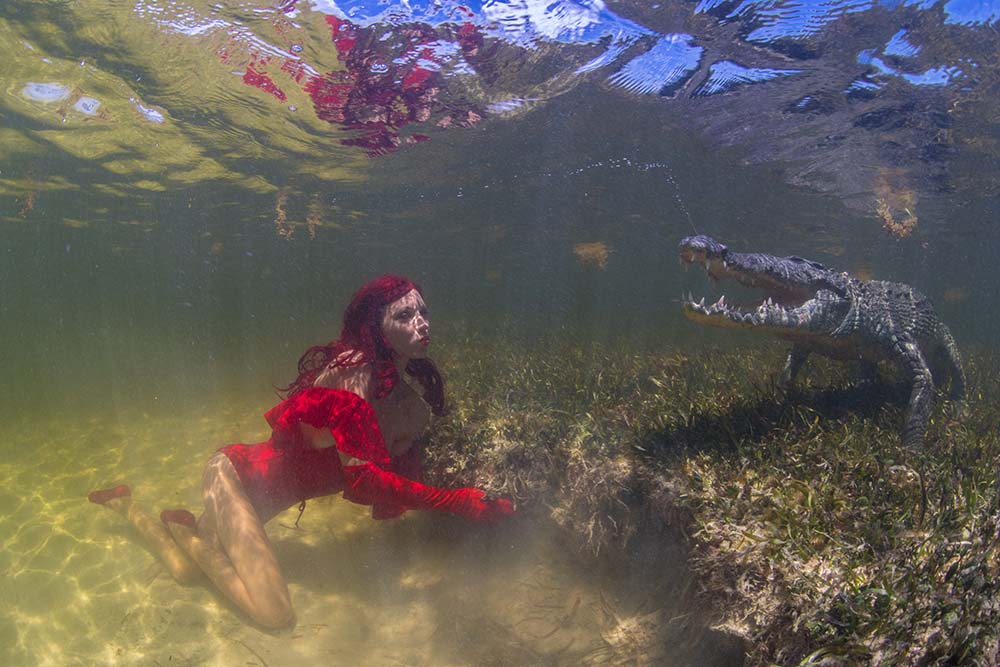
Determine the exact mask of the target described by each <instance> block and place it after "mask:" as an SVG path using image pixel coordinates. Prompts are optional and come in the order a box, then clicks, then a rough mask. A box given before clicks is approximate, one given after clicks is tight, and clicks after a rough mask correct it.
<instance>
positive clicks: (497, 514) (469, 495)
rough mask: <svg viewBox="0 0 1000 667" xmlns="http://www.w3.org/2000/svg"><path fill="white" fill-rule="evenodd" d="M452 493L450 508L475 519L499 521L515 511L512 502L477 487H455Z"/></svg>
mask: <svg viewBox="0 0 1000 667" xmlns="http://www.w3.org/2000/svg"><path fill="white" fill-rule="evenodd" d="M453 494H454V498H453V500H452V503H453V505H452V508H450V509H451V510H452V511H453V512H455V513H456V514H461V515H462V516H465V517H468V518H470V519H475V520H476V521H486V522H493V521H499V520H500V519H502V518H504V517H507V516H510V515H511V514H513V513H514V511H515V510H514V505H513V503H511V502H510V501H509V500H507V499H506V498H497V497H496V496H492V495H490V494H488V493H486V492H484V491H481V490H479V489H472V488H466V489H456V490H455V491H453Z"/></svg>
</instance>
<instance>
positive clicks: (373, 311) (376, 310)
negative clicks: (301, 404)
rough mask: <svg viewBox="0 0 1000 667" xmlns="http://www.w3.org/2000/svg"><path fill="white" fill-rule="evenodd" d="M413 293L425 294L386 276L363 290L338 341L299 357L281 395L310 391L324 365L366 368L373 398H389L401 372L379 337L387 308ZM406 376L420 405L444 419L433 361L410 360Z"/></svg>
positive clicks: (356, 295)
mask: <svg viewBox="0 0 1000 667" xmlns="http://www.w3.org/2000/svg"><path fill="white" fill-rule="evenodd" d="M412 290H417V292H419V293H420V294H421V295H423V291H422V290H421V289H420V285H418V284H416V283H415V282H413V281H410V280H407V279H406V278H402V277H400V276H393V275H389V274H386V275H384V276H379V277H378V278H376V279H375V280H372V281H370V282H368V283H365V284H364V285H362V286H361V289H359V290H358V291H357V292H355V293H354V297H353V298H351V303H350V304H348V306H347V309H346V310H344V326H343V329H341V331H340V337H339V338H337V340H335V341H331V342H330V343H327V344H326V345H314V346H313V347H310V348H309V349H308V350H306V351H305V353H304V354H303V355H302V356H301V357H300V358H299V375H298V377H297V378H295V380H294V381H293V382H292V383H291V384H290V385H288V386H287V387H285V388H284V389H283V391H284V392H285V395H286V396H292V395H294V394H296V393H298V392H300V391H302V390H303V389H306V388H308V387H311V386H313V383H314V382H315V381H316V378H317V377H319V374H320V373H322V372H323V370H324V369H325V368H327V367H328V366H333V367H352V366H360V365H362V364H370V365H371V367H372V379H374V380H375V398H382V397H384V396H387V395H388V394H389V392H391V391H392V390H393V388H394V387H395V386H396V383H397V382H399V373H398V372H397V371H396V364H395V363H394V361H393V356H394V353H393V350H392V348H391V347H389V343H387V342H386V340H385V337H384V336H383V335H382V316H383V314H384V313H385V308H386V306H388V305H389V304H390V303H392V302H393V301H396V300H398V299H401V298H402V297H404V296H406V295H407V294H408V293H410V292H411V291H412ZM406 373H407V375H411V376H413V377H415V378H416V379H417V381H418V382H420V385H421V386H422V387H423V388H424V400H425V401H427V403H428V404H429V405H430V406H431V411H432V412H433V413H434V414H436V415H440V414H444V412H445V406H444V380H443V379H442V378H441V374H440V373H439V372H438V369H437V367H436V366H435V365H434V362H433V361H431V360H430V359H411V360H410V363H408V364H407V365H406Z"/></svg>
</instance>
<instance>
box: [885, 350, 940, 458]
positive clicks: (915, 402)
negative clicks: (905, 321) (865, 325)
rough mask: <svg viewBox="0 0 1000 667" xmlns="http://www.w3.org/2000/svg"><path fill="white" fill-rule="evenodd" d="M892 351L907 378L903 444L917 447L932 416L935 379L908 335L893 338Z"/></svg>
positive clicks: (922, 441)
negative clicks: (907, 390)
mask: <svg viewBox="0 0 1000 667" xmlns="http://www.w3.org/2000/svg"><path fill="white" fill-rule="evenodd" d="M892 353H893V356H894V357H895V358H896V362H897V363H898V364H899V365H900V367H901V368H902V369H903V372H904V373H905V374H906V375H907V377H908V378H909V380H910V384H911V389H910V402H909V403H908V404H907V406H906V413H905V414H904V416H903V447H906V448H907V449H914V450H916V449H920V448H921V447H922V446H923V444H924V436H925V435H926V434H927V424H928V423H930V419H931V404H932V401H933V398H934V380H933V378H932V376H931V369H930V368H929V367H928V365H927V360H926V359H924V355H923V353H922V352H921V351H920V347H919V346H918V345H917V343H916V341H915V340H913V338H911V337H910V336H909V335H897V336H893V337H892Z"/></svg>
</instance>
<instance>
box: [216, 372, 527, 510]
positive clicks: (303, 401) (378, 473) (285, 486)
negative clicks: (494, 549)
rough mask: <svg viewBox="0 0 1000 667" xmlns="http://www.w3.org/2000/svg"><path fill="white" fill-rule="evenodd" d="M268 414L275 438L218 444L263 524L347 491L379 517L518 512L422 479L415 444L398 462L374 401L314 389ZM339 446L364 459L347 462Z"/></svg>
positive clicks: (499, 502) (474, 493) (467, 491)
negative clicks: (316, 431)
mask: <svg viewBox="0 0 1000 667" xmlns="http://www.w3.org/2000/svg"><path fill="white" fill-rule="evenodd" d="M264 418H265V419H267V422H268V424H270V425H271V438H270V439H269V440H266V441H264V442H260V443H257V444H254V445H244V444H234V445H228V446H226V447H223V448H221V449H220V450H219V451H221V452H222V453H224V454H225V455H226V456H227V457H228V458H229V460H230V461H231V462H232V464H233V467H234V468H235V469H236V473H237V474H238V475H239V478H240V481H241V482H242V483H243V489H244V491H245V492H246V494H247V496H248V497H249V499H250V502H251V504H252V505H253V507H254V509H255V510H256V511H257V515H258V516H259V517H260V520H261V521H262V522H266V521H267V520H268V519H270V518H271V517H273V516H274V515H276V514H278V513H279V512H281V511H283V510H285V509H287V508H289V507H291V506H292V505H295V504H297V503H299V502H302V501H304V500H308V499H310V498H316V497H318V496H327V495H332V494H335V493H340V492H343V493H344V497H345V498H347V499H348V500H351V501H354V502H357V503H362V504H366V505H373V508H372V516H374V517H375V518H377V519H387V518H392V517H396V516H399V515H400V514H402V513H403V512H405V511H406V510H408V509H437V510H443V511H449V512H454V513H456V514H461V515H463V516H467V517H469V518H473V519H479V520H492V519H496V518H499V517H500V516H503V515H506V514H510V513H511V512H512V511H513V510H512V508H511V506H510V503H509V502H507V501H506V500H503V499H491V498H487V497H486V496H485V494H483V493H482V492H481V491H479V490H478V489H470V488H463V489H454V490H449V489H440V488H437V487H433V486H427V485H424V484H421V483H420V482H419V481H416V480H415V479H414V477H418V476H419V474H420V466H419V452H418V451H416V450H415V448H411V450H410V451H408V452H407V453H406V454H404V455H402V456H400V457H397V458H396V459H395V460H394V459H393V458H392V457H391V456H390V455H389V450H388V449H387V448H386V446H385V442H384V441H383V439H382V432H381V430H380V429H379V426H378V420H377V419H376V417H375V412H374V410H373V409H372V407H371V404H369V403H368V402H367V401H365V400H364V399H363V398H361V397H360V396H358V395H357V394H354V393H352V392H349V391H344V390H342V389H327V388H324V387H310V388H308V389H304V390H303V391H300V392H298V393H296V394H294V395H293V396H290V397H289V398H287V399H285V400H284V401H282V402H281V403H279V404H278V405H276V406H274V407H273V408H271V409H270V410H269V411H267V412H266V413H265V414H264ZM301 423H306V424H309V425H310V426H313V427H314V428H328V429H329V430H330V433H331V434H332V435H333V439H334V441H335V442H336V446H335V447H325V448H321V449H317V448H315V447H313V446H312V445H311V443H310V442H309V441H308V440H307V439H306V437H305V435H304V434H303V433H302V430H301V429H300V428H299V424H301ZM340 452H343V453H344V454H347V455H348V456H350V457H352V458H354V459H359V460H361V461H365V463H364V464H360V465H350V466H343V465H341V463H340ZM401 473H402V474H401Z"/></svg>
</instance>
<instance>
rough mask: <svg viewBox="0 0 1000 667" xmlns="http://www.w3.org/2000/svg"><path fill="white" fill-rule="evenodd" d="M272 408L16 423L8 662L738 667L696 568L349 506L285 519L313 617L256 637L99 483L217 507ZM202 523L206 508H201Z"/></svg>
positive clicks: (284, 540)
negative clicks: (685, 572) (98, 493)
mask: <svg viewBox="0 0 1000 667" xmlns="http://www.w3.org/2000/svg"><path fill="white" fill-rule="evenodd" d="M266 407H267V406H262V407H260V409H258V410H248V409H247V407H246V406H238V407H235V406H220V405H215V406H211V408H210V409H209V408H206V409H205V410H204V412H205V415H206V416H201V417H199V416H194V417H192V416H190V415H189V416H188V417H186V418H183V419H182V418H180V417H176V416H157V415H150V414H144V413H134V414H129V415H126V416H123V415H122V414H116V415H114V416H113V417H112V416H107V415H105V416H103V417H97V416H91V417H89V418H88V419H87V420H86V421H81V420H73V419H69V418H64V419H62V420H61V421H58V422H54V423H45V424H33V425H31V426H21V427H19V428H11V429H10V430H12V431H13V432H8V433H7V434H6V438H5V441H6V442H7V443H8V444H9V445H11V451H12V455H11V456H9V457H8V458H7V460H6V461H4V462H3V463H0V480H2V482H3V483H2V484H0V489H2V490H0V542H2V545H3V548H2V550H0V563H2V566H3V570H4V572H5V573H6V575H5V577H4V579H3V585H2V588H0V664H3V665H9V666H20V665H24V666H26V667H27V666H31V667H44V666H47V665H52V666H58V667H67V666H71V665H116V666H118V665H120V666H127V665H137V666H138V665H143V666H146V665H160V666H164V667H165V666H167V665H170V666H172V667H174V666H182V665H219V666H226V667H230V666H232V665H245V666H252V665H260V666H267V667H277V666H279V665H312V664H317V665H318V664H323V665H379V666H382V665H385V666H417V665H428V666H434V667H443V666H455V667H458V666H465V665H468V666H478V665H536V664H537V665H542V664H544V665H585V664H593V665H602V664H637V665H643V664H648V665H686V664H698V665H711V664H720V665H721V664H733V663H732V655H731V652H730V651H727V650H723V648H721V647H719V646H715V645H713V642H712V640H711V637H706V636H705V635H704V634H703V633H702V632H701V631H699V630H698V629H697V628H694V627H692V626H691V625H690V624H689V623H688V621H687V618H688V614H687V613H686V611H685V610H684V609H680V608H677V605H676V604H673V605H671V604H668V603H667V601H669V600H681V599H684V598H686V597H688V596H686V595H684V594H683V593H682V589H683V588H685V587H687V586H689V584H690V582H688V581H687V580H686V579H685V578H684V577H679V576H671V573H670V569H671V566H670V565H669V560H670V559H669V558H668V559H666V560H665V561H664V568H663V573H662V574H663V576H662V577H660V578H657V579H656V580H650V579H649V578H648V576H647V575H645V574H644V575H643V576H642V577H636V576H632V575H631V574H630V573H629V572H627V571H619V572H616V573H609V572H608V571H607V569H606V568H605V569H602V568H598V567H596V566H595V565H594V564H593V563H585V562H583V561H580V560H579V559H578V558H577V557H576V556H575V555H574V554H573V553H572V550H571V549H567V548H566V547H565V546H564V545H563V544H562V543H561V540H560V538H559V534H558V532H557V531H556V529H555V528H554V527H550V526H548V524H546V523H544V522H543V523H541V524H540V523H539V522H537V521H532V520H529V519H528V518H527V515H526V514H525V516H522V517H520V518H517V519H514V520H512V521H509V522H506V523H504V524H502V525H496V526H486V525H479V524H474V523H472V522H468V521H465V520H462V519H459V518H456V517H452V516H446V515H441V514H436V513H423V512H410V513H409V514H408V515H406V516H405V517H404V518H402V519H397V520H392V521H378V522H377V521H373V520H371V519H370V518H369V515H368V508H366V507H361V506H357V505H353V504H351V503H349V502H346V501H344V500H342V499H340V498H339V497H332V498H324V499H317V500H314V501H310V502H309V504H308V507H307V509H306V511H305V513H304V515H303V516H302V519H301V521H300V523H299V526H298V527H295V525H294V523H295V519H296V517H297V510H295V509H292V510H289V511H288V512H286V513H284V514H282V515H279V516H278V517H276V518H275V519H273V520H272V521H271V522H269V523H268V533H269V535H270V536H271V538H272V541H273V542H274V546H275V549H276V551H277V554H278V558H279V561H280V562H281V564H282V567H283V569H284V572H285V575H286V577H287V579H288V582H289V588H290V591H291V595H292V601H293V604H294V606H295V609H296V612H297V615H298V623H297V625H296V626H295V627H294V628H293V629H291V630H286V631H282V632H277V633H272V632H267V631H264V630H261V629H260V628H257V627H255V626H254V625H253V624H251V623H250V622H249V621H247V619H246V618H245V617H244V616H243V615H242V614H241V613H240V612H239V611H238V610H236V609H235V608H234V607H233V606H232V605H231V604H229V603H228V602H227V601H226V600H225V599H223V598H222V597H221V596H219V595H218V594H216V593H215V592H213V591H212V590H210V589H209V588H208V587H207V586H205V585H194V586H187V587H185V586H180V585H178V584H177V583H175V582H174V581H173V580H172V579H171V578H170V576H169V575H168V574H167V572H166V570H165V569H164V568H163V567H161V566H160V565H159V563H158V561H157V560H156V559H155V558H154V557H153V556H152V555H151V554H150V553H149V552H148V551H147V550H146V549H145V548H144V547H143V546H142V544H141V543H140V541H139V540H138V539H137V535H136V533H135V532H134V531H133V530H132V528H131V527H130V526H129V525H127V523H126V522H125V521H124V520H123V519H121V517H119V516H118V515H117V514H115V513H113V512H111V511H109V510H107V509H105V508H101V507H98V506H96V505H93V504H91V503H89V502H87V500H86V494H87V492H88V491H90V490H92V489H94V488H101V487H106V486H109V485H112V484H116V483H120V482H125V483H128V484H130V485H131V486H132V488H133V493H134V497H135V499H136V501H137V502H141V503H143V505H144V506H145V507H146V508H147V509H149V510H151V511H153V512H155V513H158V512H159V510H160V509H162V508H165V507H188V508H191V509H193V510H197V509H198V508H200V505H201V502H200V490H199V487H200V478H201V469H202V467H203V465H204V463H205V461H206V460H207V459H208V457H209V456H210V455H211V453H212V451H213V450H214V449H215V448H216V447H218V446H221V445H223V444H225V443H228V442H238V441H244V442H255V441H257V440H259V439H263V438H264V437H266V435H267V433H266V425H265V424H264V422H263V419H262V418H261V416H260V414H261V412H262V411H263V410H264V409H266ZM196 513H197V512H196Z"/></svg>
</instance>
